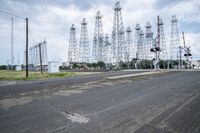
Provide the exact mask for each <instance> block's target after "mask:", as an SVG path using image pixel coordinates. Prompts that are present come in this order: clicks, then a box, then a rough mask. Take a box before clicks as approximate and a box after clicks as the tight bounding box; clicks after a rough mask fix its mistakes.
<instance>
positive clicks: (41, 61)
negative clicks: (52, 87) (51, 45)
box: [39, 43, 43, 74]
mask: <svg viewBox="0 0 200 133" xmlns="http://www.w3.org/2000/svg"><path fill="white" fill-rule="evenodd" d="M41 45H42V43H39V52H40V71H41V74H42V73H43V71H42V53H41Z"/></svg>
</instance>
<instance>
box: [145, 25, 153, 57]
mask: <svg viewBox="0 0 200 133" xmlns="http://www.w3.org/2000/svg"><path fill="white" fill-rule="evenodd" d="M145 28H146V31H145V48H144V51H145V53H144V59H147V60H152V59H153V53H152V52H151V51H150V49H151V48H152V47H153V32H152V25H151V24H150V22H147V24H146V26H145Z"/></svg>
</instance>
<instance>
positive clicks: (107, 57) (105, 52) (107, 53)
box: [102, 34, 112, 63]
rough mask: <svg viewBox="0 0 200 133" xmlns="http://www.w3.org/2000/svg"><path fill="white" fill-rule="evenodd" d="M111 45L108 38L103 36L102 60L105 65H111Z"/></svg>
mask: <svg viewBox="0 0 200 133" xmlns="http://www.w3.org/2000/svg"><path fill="white" fill-rule="evenodd" d="M111 51H112V50H111V43H110V38H109V36H108V34H106V35H105V37H104V43H103V47H102V60H103V61H104V62H105V63H111V54H112V52H111Z"/></svg>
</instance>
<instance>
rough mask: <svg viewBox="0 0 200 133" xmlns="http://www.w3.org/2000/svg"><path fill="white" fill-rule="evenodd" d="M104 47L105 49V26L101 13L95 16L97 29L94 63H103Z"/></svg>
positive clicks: (94, 43) (95, 33) (94, 41)
mask: <svg viewBox="0 0 200 133" xmlns="http://www.w3.org/2000/svg"><path fill="white" fill-rule="evenodd" d="M102 47H103V25H102V15H101V14H100V11H98V12H97V14H96V16H95V29H94V40H93V52H92V54H93V58H94V62H98V61H102Z"/></svg>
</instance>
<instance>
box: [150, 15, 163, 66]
mask: <svg viewBox="0 0 200 133" xmlns="http://www.w3.org/2000/svg"><path fill="white" fill-rule="evenodd" d="M150 51H151V52H154V53H155V58H154V69H159V68H160V67H159V61H160V52H161V49H160V17H159V16H157V37H156V39H155V40H154V45H153V47H152V48H151V49H150Z"/></svg>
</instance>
